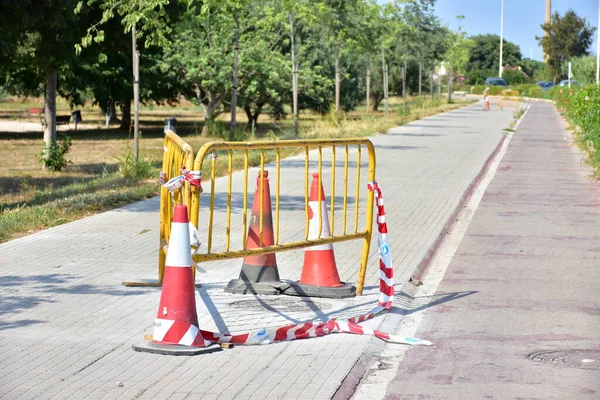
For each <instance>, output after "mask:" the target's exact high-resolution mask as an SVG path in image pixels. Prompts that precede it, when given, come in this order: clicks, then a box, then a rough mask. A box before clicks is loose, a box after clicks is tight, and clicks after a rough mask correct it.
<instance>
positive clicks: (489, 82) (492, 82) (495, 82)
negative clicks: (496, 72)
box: [485, 77, 508, 89]
mask: <svg viewBox="0 0 600 400" xmlns="http://www.w3.org/2000/svg"><path fill="white" fill-rule="evenodd" d="M485 85H486V86H502V87H504V88H506V89H508V84H507V83H506V81H505V80H504V79H502V78H500V77H496V78H486V80H485Z"/></svg>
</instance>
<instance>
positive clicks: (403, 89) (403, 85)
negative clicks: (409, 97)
mask: <svg viewBox="0 0 600 400" xmlns="http://www.w3.org/2000/svg"><path fill="white" fill-rule="evenodd" d="M402 106H403V108H404V113H406V58H404V68H403V69H402Z"/></svg>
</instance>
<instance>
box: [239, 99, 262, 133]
mask: <svg viewBox="0 0 600 400" xmlns="http://www.w3.org/2000/svg"><path fill="white" fill-rule="evenodd" d="M262 108H263V105H262V104H260V103H259V104H257V105H256V109H255V110H254V112H252V107H250V106H249V105H248V104H246V105H244V111H245V112H246V117H248V129H250V130H251V129H252V128H253V127H254V128H255V127H256V125H257V124H258V117H259V116H260V113H261V112H262Z"/></svg>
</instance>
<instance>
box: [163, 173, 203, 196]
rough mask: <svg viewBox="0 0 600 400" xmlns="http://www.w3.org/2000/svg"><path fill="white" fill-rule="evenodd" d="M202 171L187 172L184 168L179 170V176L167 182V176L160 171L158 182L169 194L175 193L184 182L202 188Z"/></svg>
mask: <svg viewBox="0 0 600 400" xmlns="http://www.w3.org/2000/svg"><path fill="white" fill-rule="evenodd" d="M201 178H202V171H188V170H187V169H185V167H183V168H181V175H178V176H176V177H174V178H171V179H169V180H168V181H167V174H166V172H165V171H161V173H160V178H159V182H160V184H161V185H162V186H164V187H165V188H166V189H167V190H168V191H169V192H170V193H173V192H175V191H176V190H178V189H179V188H181V187H182V186H183V183H184V182H189V183H190V184H191V185H192V186H197V187H199V188H202V186H201V183H202V179H201Z"/></svg>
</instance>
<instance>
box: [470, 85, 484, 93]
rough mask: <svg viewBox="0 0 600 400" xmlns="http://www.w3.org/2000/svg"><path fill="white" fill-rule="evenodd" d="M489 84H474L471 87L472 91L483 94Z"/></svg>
mask: <svg viewBox="0 0 600 400" xmlns="http://www.w3.org/2000/svg"><path fill="white" fill-rule="evenodd" d="M486 87H487V86H484V85H477V86H473V87H472V88H471V93H473V94H483V91H484V90H485V88H486Z"/></svg>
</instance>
